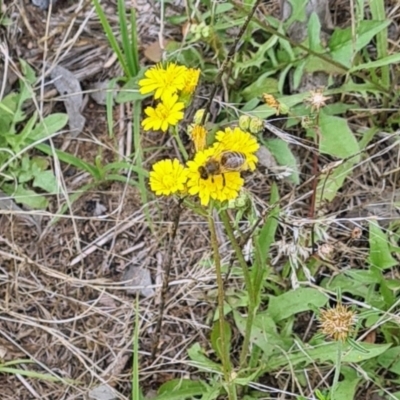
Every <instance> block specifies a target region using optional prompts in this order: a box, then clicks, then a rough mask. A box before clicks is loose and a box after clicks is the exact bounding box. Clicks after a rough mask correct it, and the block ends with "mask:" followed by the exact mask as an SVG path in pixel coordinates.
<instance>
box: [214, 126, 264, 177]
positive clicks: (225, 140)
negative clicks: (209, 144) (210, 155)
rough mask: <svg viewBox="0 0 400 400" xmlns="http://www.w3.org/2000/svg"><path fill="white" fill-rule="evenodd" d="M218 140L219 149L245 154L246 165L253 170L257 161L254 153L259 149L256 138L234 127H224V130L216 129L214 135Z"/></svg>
mask: <svg viewBox="0 0 400 400" xmlns="http://www.w3.org/2000/svg"><path fill="white" fill-rule="evenodd" d="M215 138H216V140H217V142H218V144H216V146H218V149H219V151H238V152H240V153H243V154H244V155H245V156H246V164H247V165H246V166H247V168H248V169H250V171H254V170H255V168H256V163H257V161H258V159H257V156H256V155H255V153H256V151H257V150H258V149H259V147H260V146H259V144H258V143H257V139H256V138H255V137H254V136H252V135H251V134H250V133H248V132H244V131H242V130H241V129H240V128H238V127H236V128H234V129H231V128H226V129H225V131H218V132H217V133H216V135H215Z"/></svg>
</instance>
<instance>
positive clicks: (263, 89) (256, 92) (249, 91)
mask: <svg viewBox="0 0 400 400" xmlns="http://www.w3.org/2000/svg"><path fill="white" fill-rule="evenodd" d="M263 93H269V94H273V93H278V81H277V80H276V79H274V78H270V77H268V73H266V74H264V75H262V76H260V78H258V79H257V80H256V81H255V82H253V83H252V84H251V85H249V86H247V87H246V88H245V89H244V90H243V91H242V95H243V97H244V99H245V101H250V100H251V99H254V97H261V96H262V95H263Z"/></svg>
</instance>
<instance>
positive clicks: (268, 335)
mask: <svg viewBox="0 0 400 400" xmlns="http://www.w3.org/2000/svg"><path fill="white" fill-rule="evenodd" d="M233 317H234V320H235V324H236V326H237V328H238V329H239V331H240V333H241V334H242V335H243V336H244V334H245V332H246V321H247V319H246V318H244V317H242V316H241V315H240V313H238V312H237V311H233ZM250 343H252V344H255V345H257V346H258V347H259V348H260V349H261V350H262V351H263V357H265V358H267V359H268V357H269V356H271V355H272V354H273V353H274V352H276V350H277V349H289V347H290V346H291V344H292V340H290V339H288V338H284V337H282V335H281V333H280V332H278V330H277V327H276V324H275V322H274V320H273V319H272V318H271V316H270V315H269V313H268V312H261V313H258V314H257V315H256V317H255V318H254V321H253V325H252V327H251V335H250ZM280 351H281V350H279V352H280Z"/></svg>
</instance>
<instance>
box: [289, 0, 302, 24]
mask: <svg viewBox="0 0 400 400" xmlns="http://www.w3.org/2000/svg"><path fill="white" fill-rule="evenodd" d="M289 2H290V6H291V9H292V11H291V13H290V18H289V19H287V20H286V21H285V26H290V25H292V23H293V22H294V21H305V20H306V5H307V3H308V0H289Z"/></svg>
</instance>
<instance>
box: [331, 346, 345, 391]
mask: <svg viewBox="0 0 400 400" xmlns="http://www.w3.org/2000/svg"><path fill="white" fill-rule="evenodd" d="M337 346H338V347H337V355H336V365H335V375H334V376H333V382H332V388H331V395H330V398H331V399H333V397H334V395H335V392H336V390H337V386H338V383H339V377H340V367H341V364H342V353H343V342H342V341H341V340H338V341H337Z"/></svg>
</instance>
